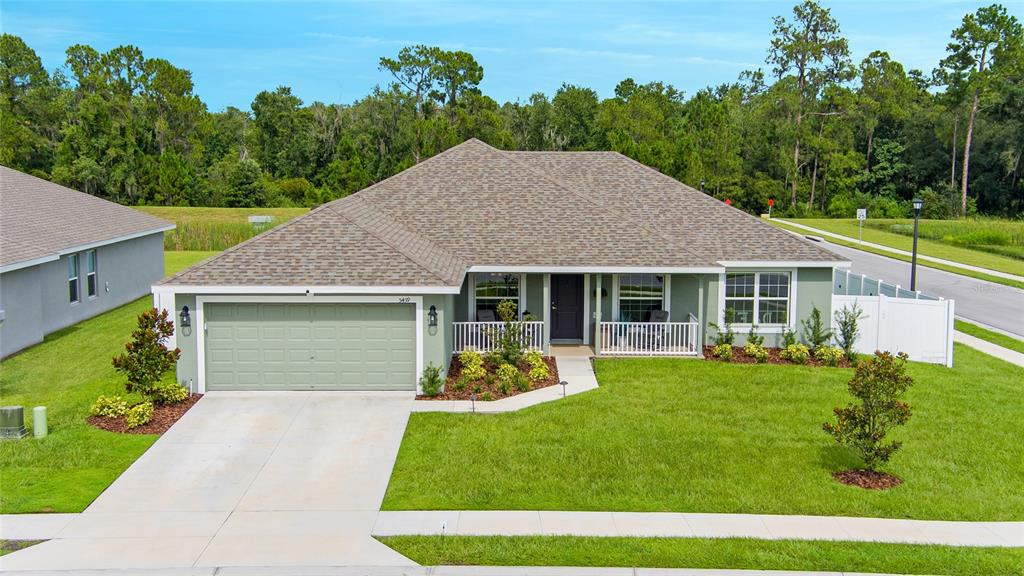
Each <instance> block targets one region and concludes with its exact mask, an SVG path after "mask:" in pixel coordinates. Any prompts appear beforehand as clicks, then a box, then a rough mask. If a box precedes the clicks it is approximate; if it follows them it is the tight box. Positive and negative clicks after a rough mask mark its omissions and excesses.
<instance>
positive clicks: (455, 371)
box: [416, 356, 560, 401]
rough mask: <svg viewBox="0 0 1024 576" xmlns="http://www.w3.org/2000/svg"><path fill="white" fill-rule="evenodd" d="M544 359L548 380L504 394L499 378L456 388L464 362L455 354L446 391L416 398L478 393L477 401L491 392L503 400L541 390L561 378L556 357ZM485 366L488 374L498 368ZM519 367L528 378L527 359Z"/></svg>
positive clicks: (450, 397)
mask: <svg viewBox="0 0 1024 576" xmlns="http://www.w3.org/2000/svg"><path fill="white" fill-rule="evenodd" d="M543 359H544V363H545V364H547V365H548V378H547V380H538V381H533V380H530V389H529V390H527V391H526V392H520V391H519V389H517V388H516V387H515V386H513V387H512V389H511V390H509V393H508V394H503V393H502V392H501V390H498V386H497V383H498V382H497V378H495V379H494V384H493V385H491V386H488V385H487V384H486V382H484V380H483V379H480V380H475V381H473V383H472V384H469V385H467V386H466V387H465V388H464V389H462V390H455V389H454V384H455V382H456V381H458V379H459V376H461V375H462V364H461V363H460V362H459V357H458V356H453V357H452V361H451V364H450V365H449V366H448V376H447V378H446V379H445V383H444V392H442V393H440V394H438V395H437V396H425V395H422V394H420V395H417V396H416V399H417V400H469V397H470V396H471V395H473V394H476V399H477V401H485V400H481V399H480V397H481V396H483V395H484V394H485V393H489V394H490V395H491V398H490V399H491V400H501V399H502V398H511V397H512V396H518V395H520V394H526V393H527V392H533V391H534V390H540V389H541V388H547V387H548V386H554V385H556V384H558V383H559V382H560V380H559V379H558V366H557V365H556V364H555V359H554V357H553V356H544V357H543ZM484 368H486V369H487V372H488V374H492V375H493V374H494V371H495V370H496V369H497V367H496V366H492V365H491V364H490V363H489V362H487V363H485V364H484ZM518 368H519V371H520V372H522V373H523V375H524V376H526V377H527V379H529V372H530V367H529V365H527V364H526V362H525V361H521V362H520V363H519V366H518ZM475 386H480V388H481V390H480V392H474V391H473V388H474V387H475Z"/></svg>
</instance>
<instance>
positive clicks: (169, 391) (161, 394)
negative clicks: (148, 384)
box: [152, 382, 188, 404]
mask: <svg viewBox="0 0 1024 576" xmlns="http://www.w3.org/2000/svg"><path fill="white" fill-rule="evenodd" d="M152 397H153V402H154V403H156V404H174V403H176V402H181V401H182V400H184V399H185V398H188V390H187V389H185V387H184V386H182V385H180V384H175V383H174V382H167V383H163V384H158V385H157V386H156V388H154V389H153V394H152Z"/></svg>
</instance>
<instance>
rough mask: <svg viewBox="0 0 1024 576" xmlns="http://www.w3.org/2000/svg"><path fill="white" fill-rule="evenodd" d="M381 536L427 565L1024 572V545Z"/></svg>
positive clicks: (973, 574) (980, 575)
mask: <svg viewBox="0 0 1024 576" xmlns="http://www.w3.org/2000/svg"><path fill="white" fill-rule="evenodd" d="M380 540H381V541H382V542H384V543H385V544H387V545H388V546H390V547H392V548H394V549H395V550H397V551H399V552H400V553H402V554H404V555H405V556H408V557H409V558H410V559H412V560H414V561H416V562H418V563H420V564H423V565H427V566H437V565H474V566H487V565H490V566H513V565H514V566H626V567H634V566H635V567H648V568H704V569H716V568H731V569H757V570H808V571H834V572H851V571H856V572H884V573H889V574H957V575H964V576H984V575H993V576H995V575H1000V576H1003V575H1008V574H1022V573H1024V548H964V547H954V546H927V545H912V544H877V543H869V542H864V543H860V542H857V543H854V542H813V541H799V540H753V539H742V538H582V537H565V536H517V537H486V536H484V537H481V536H475V537H472V536H392V537H387V538H380Z"/></svg>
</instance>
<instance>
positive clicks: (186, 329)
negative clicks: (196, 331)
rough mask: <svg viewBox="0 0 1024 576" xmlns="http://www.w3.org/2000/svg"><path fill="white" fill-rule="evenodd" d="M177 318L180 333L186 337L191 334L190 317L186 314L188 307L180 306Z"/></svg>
mask: <svg viewBox="0 0 1024 576" xmlns="http://www.w3.org/2000/svg"><path fill="white" fill-rule="evenodd" d="M178 316H179V317H180V318H181V332H182V334H184V335H185V336H188V335H189V334H191V333H192V316H191V315H189V313H188V306H182V307H181V314H179V315H178Z"/></svg>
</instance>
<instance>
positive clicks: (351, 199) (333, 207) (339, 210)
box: [324, 194, 466, 284]
mask: <svg viewBox="0 0 1024 576" xmlns="http://www.w3.org/2000/svg"><path fill="white" fill-rule="evenodd" d="M345 199H347V200H348V202H347V203H338V204H335V203H334V202H331V203H330V204H324V207H325V208H327V209H328V210H330V211H331V212H334V213H335V214H338V215H339V216H341V217H342V218H344V219H345V220H348V221H349V222H351V223H352V224H353V225H355V226H357V227H358V228H359V229H360V230H363V231H364V232H366V233H367V234H369V235H371V236H373V237H374V238H376V239H378V240H380V241H381V242H383V243H385V244H387V245H388V246H389V247H390V248H392V249H393V250H395V251H396V252H398V253H399V254H401V255H402V256H405V257H406V258H407V259H408V260H409V261H410V262H412V263H413V264H416V265H417V266H419V267H420V268H423V269H424V270H426V271H427V272H430V273H431V274H433V275H434V276H435V277H437V279H439V280H441V281H442V282H444V283H445V284H448V283H449V281H450V280H451V279H450V278H446V277H445V276H444V275H443V274H444V272H443V271H442V270H438V269H437V268H436V267H435V266H433V265H431V264H428V263H426V262H423V261H422V260H420V259H417V258H415V257H414V255H413V254H411V253H410V251H409V250H408V249H406V248H405V247H402V246H399V245H398V244H397V243H395V242H392V241H391V240H390V239H389V238H385V237H384V236H383V235H381V234H379V233H378V232H377V230H376V229H374V228H372V227H370V226H367V225H364V224H363V223H361V222H359V221H358V220H356V219H353V217H352V216H353V215H352V214H350V213H346V212H345V211H343V210H344V208H343V207H344V206H345V205H347V204H351V203H356V202H358V203H359V204H360V205H361V206H362V208H363V209H365V210H367V211H369V212H373V213H374V214H375V215H377V216H379V217H382V218H385V219H387V220H388V221H389V222H390V223H391V224H392V225H393V226H395V227H398V228H401V230H402V233H404V234H406V235H408V236H410V237H413V238H415V239H417V240H419V241H421V242H423V243H424V244H426V245H427V246H429V247H430V248H432V249H434V250H437V251H438V252H440V253H442V254H443V255H444V256H447V257H448V258H451V259H452V260H453V261H455V262H458V263H460V265H461V267H462V268H463V273H465V268H466V265H465V261H463V260H462V259H461V258H459V257H458V256H456V255H454V254H452V253H451V252H450V251H448V250H447V249H445V248H443V247H441V246H438V245H437V244H436V243H434V242H432V241H430V240H429V239H427V238H425V237H424V236H423V235H422V234H419V233H417V232H415V231H413V230H410V229H409V227H408V226H406V225H404V224H402V223H401V222H400V221H398V220H396V219H395V218H394V217H393V216H391V215H390V214H388V213H387V212H385V211H383V210H378V209H377V208H376V207H375V206H373V205H372V204H370V203H369V202H367V201H365V200H363V199H362V198H357V197H356V195H354V194H352V195H350V196H347V197H346V198H345Z"/></svg>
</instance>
